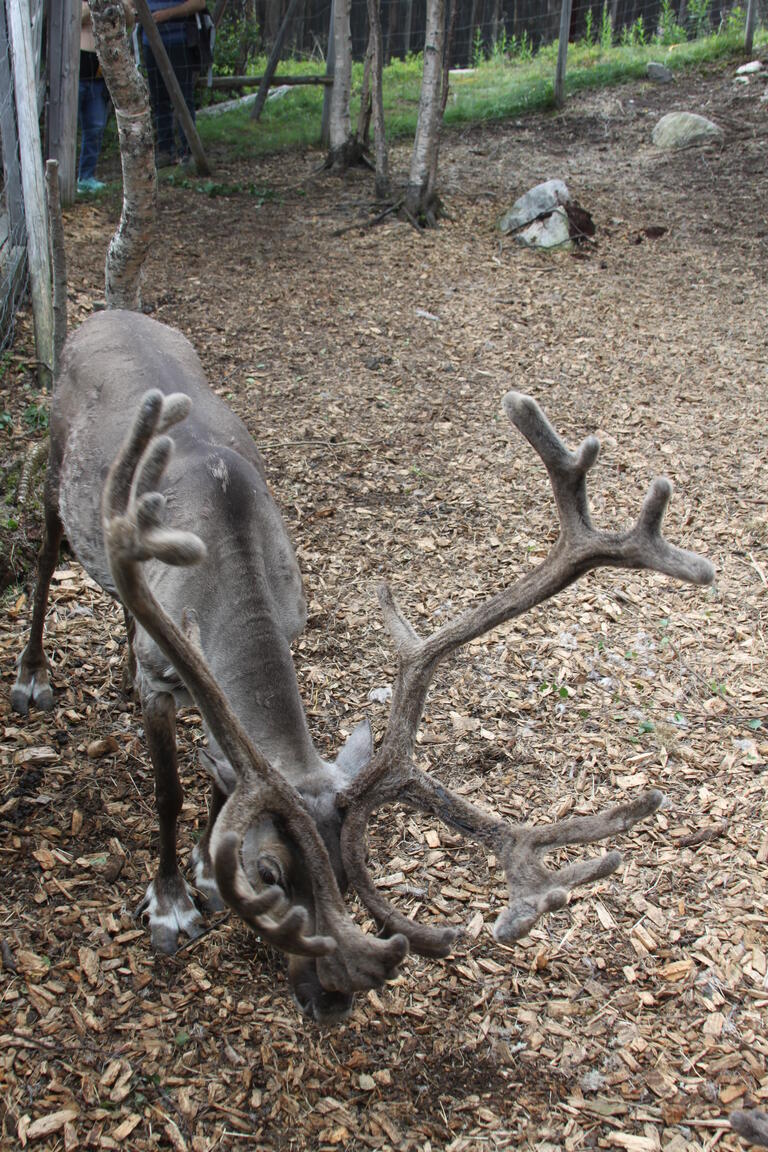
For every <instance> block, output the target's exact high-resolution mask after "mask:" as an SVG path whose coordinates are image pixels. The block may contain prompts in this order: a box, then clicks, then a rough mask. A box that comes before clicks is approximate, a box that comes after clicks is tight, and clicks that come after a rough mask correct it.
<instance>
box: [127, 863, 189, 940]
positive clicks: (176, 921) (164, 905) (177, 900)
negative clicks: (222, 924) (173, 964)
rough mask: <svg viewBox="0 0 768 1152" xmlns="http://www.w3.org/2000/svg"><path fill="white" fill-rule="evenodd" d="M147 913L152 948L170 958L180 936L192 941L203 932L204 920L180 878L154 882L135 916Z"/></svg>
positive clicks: (186, 886)
mask: <svg viewBox="0 0 768 1152" xmlns="http://www.w3.org/2000/svg"><path fill="white" fill-rule="evenodd" d="M143 913H146V914H147V915H148V917H149V932H150V938H151V940H152V947H153V948H154V950H155V951H156V952H164V953H165V954H166V955H167V956H172V955H173V954H174V952H175V951H176V950H177V948H178V946H179V936H180V935H181V934H183V935H185V936H188V937H189V938H190V940H194V939H195V938H196V937H197V936H200V935H201V934H202V932H203V918H202V916H201V915H200V913H199V912H198V910H197V908H196V907H195V905H194V903H193V901H192V894H191V891H190V889H189V886H188V885H187V884H185V882H184V880H182V878H181V876H178V875H177V876H172V877H170V878H162V879H161V878H160V877H158V878H157V879H156V880H153V881H152V883H151V884H150V885H149V887H148V888H147V891H146V893H145V895H144V899H143V900H142V901H141V903H140V904H139V906H138V908H137V909H136V912H135V915H136V916H137V917H138V916H141V915H142V914H143Z"/></svg>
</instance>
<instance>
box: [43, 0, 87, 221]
mask: <svg viewBox="0 0 768 1152" xmlns="http://www.w3.org/2000/svg"><path fill="white" fill-rule="evenodd" d="M80 13H81V6H80V0H58V3H56V4H52V5H51V11H50V18H49V24H48V77H49V99H48V140H47V147H46V156H47V158H48V159H49V160H57V161H58V164H59V195H60V197H61V204H62V206H63V207H65V208H66V207H67V205H68V204H72V203H73V202H74V199H75V164H76V159H77V92H78V79H79V75H80Z"/></svg>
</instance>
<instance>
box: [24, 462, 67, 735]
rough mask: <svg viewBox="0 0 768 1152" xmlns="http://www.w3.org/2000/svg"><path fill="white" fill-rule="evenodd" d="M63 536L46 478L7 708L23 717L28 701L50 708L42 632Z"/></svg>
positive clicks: (51, 704) (56, 505)
mask: <svg viewBox="0 0 768 1152" xmlns="http://www.w3.org/2000/svg"><path fill="white" fill-rule="evenodd" d="M63 535H64V527H63V525H62V523H61V518H60V517H59V509H58V501H57V500H56V499H55V497H54V495H53V494H52V493H51V484H50V481H46V492H45V524H44V531H43V542H42V544H41V546H40V552H39V555H38V559H37V584H36V586H35V596H34V600H33V607H32V621H31V624H30V628H29V639H28V640H27V644H26V647H25V648H24V651H23V652H22V654H21V656H20V657H19V661H18V668H19V670H18V673H17V675H16V683H15V684H14V686H13V688H12V689H11V708H12V709H13V711H14V712H19V713H20V714H21V715H22V716H26V714H27V712H29V705H30V704H35V705H36V706H37V707H38V708H40V709H42V710H43V711H44V712H50V711H51V709H52V708H53V691H52V689H51V681H50V675H49V671H48V661H47V660H46V657H45V651H44V649H43V631H44V629H45V614H46V610H47V608H48V593H49V591H50V587H51V577H52V576H53V573H54V571H55V568H56V565H57V564H58V562H59V546H60V544H61V538H62V536H63Z"/></svg>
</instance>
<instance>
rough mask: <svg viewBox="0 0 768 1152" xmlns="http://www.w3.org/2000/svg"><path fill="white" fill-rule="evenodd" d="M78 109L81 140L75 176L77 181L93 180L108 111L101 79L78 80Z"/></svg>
mask: <svg viewBox="0 0 768 1152" xmlns="http://www.w3.org/2000/svg"><path fill="white" fill-rule="evenodd" d="M78 111H79V115H80V127H81V130H82V142H81V145H80V163H79V165H78V170H77V178H78V180H79V181H84V180H93V179H94V178H95V175H96V163H97V161H98V159H99V153H100V152H101V142H102V140H103V139H104V129H105V127H106V125H107V114H108V112H109V93H108V92H107V86H106V84H105V83H104V81H103V80H100V79H99V80H81V81H80V88H79V92H78Z"/></svg>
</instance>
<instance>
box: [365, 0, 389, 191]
mask: <svg viewBox="0 0 768 1152" xmlns="http://www.w3.org/2000/svg"><path fill="white" fill-rule="evenodd" d="M368 23H369V25H370V29H371V47H372V49H373V59H372V61H371V79H372V85H371V90H372V100H373V131H374V136H375V141H376V176H375V181H374V188H375V192H376V196H377V198H378V199H379V200H385V199H386V198H387V196H389V153H388V152H387V131H386V127H385V124H384V94H383V91H382V72H383V54H382V45H381V2H380V0H368Z"/></svg>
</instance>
